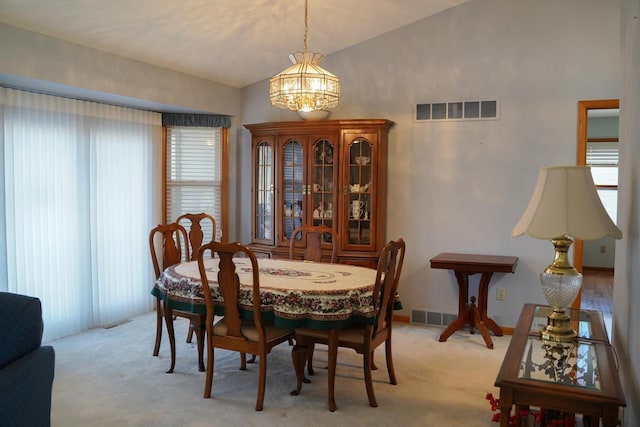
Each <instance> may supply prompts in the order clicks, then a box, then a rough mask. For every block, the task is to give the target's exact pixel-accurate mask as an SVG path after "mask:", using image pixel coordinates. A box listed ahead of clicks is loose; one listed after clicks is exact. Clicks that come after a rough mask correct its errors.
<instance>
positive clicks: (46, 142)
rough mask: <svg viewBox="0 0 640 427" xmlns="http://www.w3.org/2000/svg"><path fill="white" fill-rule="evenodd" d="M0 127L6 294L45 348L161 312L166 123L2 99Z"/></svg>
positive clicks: (119, 111)
mask: <svg viewBox="0 0 640 427" xmlns="http://www.w3.org/2000/svg"><path fill="white" fill-rule="evenodd" d="M0 123H2V126H0V187H1V188H2V190H0V236H1V237H2V239H0V240H1V241H2V244H1V245H0V246H2V247H3V249H2V250H0V290H6V291H9V292H15V293H20V294H25V295H30V296H34V297H38V298H40V300H41V303H42V314H43V320H44V325H45V327H44V337H43V339H44V341H49V340H52V339H55V338H58V337H63V336H65V335H70V334H74V333H77V332H80V331H83V330H86V329H89V328H93V327H96V326H101V325H108V324H113V323H117V322H120V321H122V320H125V319H127V318H130V317H132V316H136V315H139V314H142V313H145V312H147V311H149V310H150V309H152V307H153V305H152V303H153V297H152V296H151V294H150V290H151V288H150V286H151V285H150V284H152V283H153V269H152V268H151V262H150V261H149V246H148V238H149V237H148V236H149V230H151V228H153V226H154V225H155V224H157V223H158V222H159V221H160V215H159V210H160V204H159V203H158V201H159V195H160V194H161V188H160V183H161V180H160V171H161V168H160V167H159V161H160V158H161V157H160V156H161V152H160V144H158V142H160V141H161V140H162V126H161V116H160V114H158V113H151V112H146V111H140V110H134V109H128V108H121V107H116V106H111V105H105V104H99V103H94V102H87V101H78V100H74V99H68V98H60V97H55V96H50V95H41V94H36V93H31V92H26V91H19V90H14V89H8V88H0Z"/></svg>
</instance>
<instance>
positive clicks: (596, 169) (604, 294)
mask: <svg viewBox="0 0 640 427" xmlns="http://www.w3.org/2000/svg"><path fill="white" fill-rule="evenodd" d="M619 106H620V103H619V100H617V99H605V100H591V101H579V102H578V147H577V148H578V149H577V159H576V164H578V165H589V166H591V174H592V176H593V178H594V183H595V184H596V187H597V189H598V194H599V195H600V198H601V200H602V202H603V205H604V206H605V209H606V210H607V212H608V213H609V216H610V217H611V218H612V219H613V220H614V222H615V219H616V216H617V212H616V209H617V195H618V118H619V115H620V111H619ZM614 260H615V240H614V239H612V238H603V239H599V240H593V241H587V242H584V241H582V240H576V242H575V246H574V266H575V267H576V268H577V269H578V271H580V272H582V274H583V285H582V290H581V292H580V294H579V296H578V298H576V300H575V301H574V304H573V305H574V307H576V308H578V307H582V308H586V309H593V310H599V311H601V312H602V314H603V316H604V319H605V323H606V324H607V329H608V330H609V333H610V332H611V326H610V325H611V313H612V305H613V278H614Z"/></svg>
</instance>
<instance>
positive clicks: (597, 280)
mask: <svg viewBox="0 0 640 427" xmlns="http://www.w3.org/2000/svg"><path fill="white" fill-rule="evenodd" d="M613 275H614V272H613V270H601V269H590V268H588V267H585V268H584V269H583V271H582V299H581V300H580V307H581V308H584V309H589V310H599V311H600V312H601V313H602V318H603V320H604V324H605V328H606V329H607V334H609V337H611V333H612V330H611V326H612V324H611V323H612V316H613ZM609 339H611V338H609Z"/></svg>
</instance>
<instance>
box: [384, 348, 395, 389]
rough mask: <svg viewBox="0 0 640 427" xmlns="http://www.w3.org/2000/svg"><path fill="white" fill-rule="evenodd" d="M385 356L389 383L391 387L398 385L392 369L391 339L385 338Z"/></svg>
mask: <svg viewBox="0 0 640 427" xmlns="http://www.w3.org/2000/svg"><path fill="white" fill-rule="evenodd" d="M384 349H385V355H386V358H387V372H389V382H390V383H391V384H393V385H397V384H398V380H397V379H396V371H395V370H394V369H393V356H392V355H391V337H389V338H387V340H386V341H385V343H384Z"/></svg>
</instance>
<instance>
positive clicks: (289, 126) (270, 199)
mask: <svg viewBox="0 0 640 427" xmlns="http://www.w3.org/2000/svg"><path fill="white" fill-rule="evenodd" d="M244 126H245V127H246V128H247V129H249V130H250V131H251V135H252V137H251V152H252V184H251V200H252V203H251V213H252V220H251V248H252V250H254V251H255V252H256V253H257V254H259V255H262V256H269V257H274V258H284V257H288V253H289V252H288V251H289V239H290V237H291V233H292V231H293V230H294V229H295V228H296V227H298V226H300V225H302V224H314V225H319V224H324V225H327V226H328V227H331V228H333V229H335V230H336V232H337V233H338V236H339V244H338V260H339V262H340V263H345V264H353V265H362V266H367V267H372V268H375V267H376V265H377V259H378V256H379V254H380V251H381V250H382V248H383V247H384V245H385V244H386V232H385V231H386V225H387V207H386V203H387V143H388V132H389V129H390V128H391V126H393V122H391V121H389V120H385V119H361V120H360V119H359V120H310V121H294V122H273V123H259V124H246V125H244ZM326 238H329V235H327V237H326ZM327 256H328V251H327Z"/></svg>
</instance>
